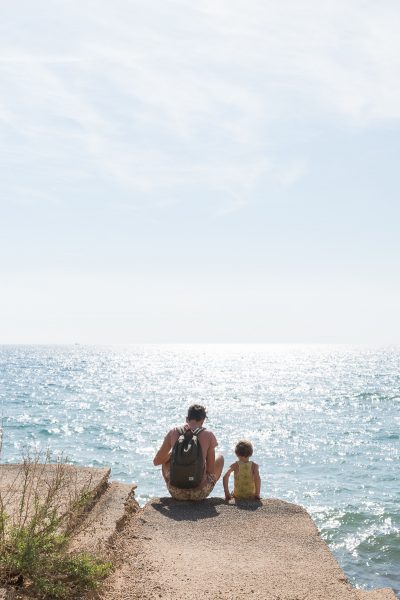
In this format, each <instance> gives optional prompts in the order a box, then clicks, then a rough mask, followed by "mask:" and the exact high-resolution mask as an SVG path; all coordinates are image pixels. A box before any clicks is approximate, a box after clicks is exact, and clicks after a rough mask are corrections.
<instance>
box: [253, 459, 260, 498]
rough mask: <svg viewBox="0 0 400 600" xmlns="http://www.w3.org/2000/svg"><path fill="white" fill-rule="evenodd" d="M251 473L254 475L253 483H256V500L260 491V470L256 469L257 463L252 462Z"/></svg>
mask: <svg viewBox="0 0 400 600" xmlns="http://www.w3.org/2000/svg"><path fill="white" fill-rule="evenodd" d="M253 475H254V483H255V485H256V500H260V498H261V496H260V492H261V477H260V471H259V469H258V464H257V463H253Z"/></svg>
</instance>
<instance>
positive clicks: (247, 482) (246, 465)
mask: <svg viewBox="0 0 400 600" xmlns="http://www.w3.org/2000/svg"><path fill="white" fill-rule="evenodd" d="M236 464H237V466H238V469H237V471H236V472H235V487H234V491H233V495H234V497H235V498H239V499H242V500H245V499H246V498H254V496H255V495H256V484H255V481H254V473H253V462H252V461H251V460H249V461H248V462H242V461H241V460H238V461H237V463H236Z"/></svg>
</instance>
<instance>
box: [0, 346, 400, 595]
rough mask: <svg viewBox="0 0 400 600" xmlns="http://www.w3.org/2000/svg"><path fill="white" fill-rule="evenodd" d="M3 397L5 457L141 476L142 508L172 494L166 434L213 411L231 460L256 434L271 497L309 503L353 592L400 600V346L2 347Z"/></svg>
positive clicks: (215, 426)
mask: <svg viewBox="0 0 400 600" xmlns="http://www.w3.org/2000/svg"><path fill="white" fill-rule="evenodd" d="M0 400H1V405H0V408H1V412H2V415H3V425H4V445H3V452H2V462H17V461H18V460H19V459H20V456H21V450H22V448H23V446H24V445H27V444H28V445H33V446H37V445H39V446H40V447H41V448H44V449H45V448H47V447H50V448H51V449H52V450H53V451H54V452H55V453H56V454H57V453H59V452H61V451H64V452H65V453H66V454H67V455H68V457H69V459H70V461H71V462H73V463H74V464H78V465H92V466H108V465H109V466H111V467H112V476H113V478H115V479H119V480H121V481H125V482H131V481H135V482H136V483H137V485H138V489H137V494H138V497H139V501H140V502H141V503H144V502H145V501H146V500H148V499H149V498H151V497H152V496H159V495H165V493H166V491H165V488H164V485H163V481H162V478H161V475H160V471H159V469H156V468H154V467H153V466H152V457H153V455H154V452H155V450H156V449H157V447H158V445H159V444H160V443H161V441H162V439H163V436H164V434H165V432H166V431H167V430H168V429H169V428H170V427H171V426H173V425H177V424H180V423H182V421H183V417H184V416H185V411H186V409H187V407H188V405H190V404H192V403H195V402H200V403H202V404H205V405H206V406H207V408H208V411H209V420H208V422H207V426H208V427H209V428H210V429H212V430H213V431H214V432H215V434H216V436H217V438H218V441H219V449H220V451H221V452H222V453H223V454H224V455H225V458H226V462H227V463H230V462H233V460H234V459H235V457H234V454H233V449H232V448H233V446H234V444H235V443H236V441H237V440H238V439H239V438H242V437H246V438H249V439H250V440H251V441H252V442H253V444H254V448H255V454H254V459H255V460H256V461H257V462H258V463H259V464H260V467H261V469H260V470H261V477H262V494H263V495H264V496H267V497H268V496H273V497H277V498H281V499H284V500H288V501H290V502H296V503H300V504H302V505H304V506H305V507H306V508H307V510H308V511H309V512H310V513H311V515H312V517H313V518H314V520H315V522H316V523H317V525H318V527H319V529H320V531H321V533H322V536H323V538H324V539H325V540H326V541H327V543H328V544H329V546H330V548H331V550H332V551H333V553H334V554H335V556H336V557H337V559H338V561H339V563H340V565H341V566H342V568H343V570H344V571H345V573H346V575H347V576H348V577H349V578H350V580H351V582H352V583H353V584H354V585H357V586H358V587H362V588H367V589H369V588H373V587H393V588H394V589H395V590H396V592H397V594H399V593H400V535H399V530H400V475H399V446H400V443H399V425H400V414H399V405H400V350H399V349H396V348H382V349H372V348H362V347H350V346H288V345H210V346H208V345H176V346H167V345H159V346H158V345H144V346H111V347H109V346H107V347H106V346H104V347H99V346H97V347H89V346H79V345H76V346H68V347H67V346H65V347H63V346H0ZM222 492H223V490H222V483H221V482H219V483H218V484H217V486H216V488H215V491H214V495H217V496H221V495H222ZM399 597H400V596H399Z"/></svg>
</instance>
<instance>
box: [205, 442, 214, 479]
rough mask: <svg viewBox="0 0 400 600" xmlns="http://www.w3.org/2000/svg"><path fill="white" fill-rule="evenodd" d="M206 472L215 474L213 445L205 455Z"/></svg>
mask: <svg viewBox="0 0 400 600" xmlns="http://www.w3.org/2000/svg"><path fill="white" fill-rule="evenodd" d="M206 473H207V475H213V476H215V447H214V446H213V447H211V446H210V447H209V448H208V450H207V456H206Z"/></svg>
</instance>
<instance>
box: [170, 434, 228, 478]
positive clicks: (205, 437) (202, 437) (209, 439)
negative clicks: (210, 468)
mask: <svg viewBox="0 0 400 600" xmlns="http://www.w3.org/2000/svg"><path fill="white" fill-rule="evenodd" d="M184 426H185V425H182V427H184ZM167 436H168V437H169V441H170V443H171V448H173V447H174V445H175V442H176V441H177V439H178V438H179V433H178V427H174V428H173V429H171V431H169V432H168V433H167ZM199 442H200V446H201V451H202V453H203V458H204V473H203V482H204V481H205V480H206V479H207V474H206V469H205V463H206V458H207V452H208V450H209V449H210V448H216V447H217V446H218V442H217V438H216V437H215V435H214V434H213V433H212V431H208V430H207V429H203V431H202V432H201V433H200V434H199Z"/></svg>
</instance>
